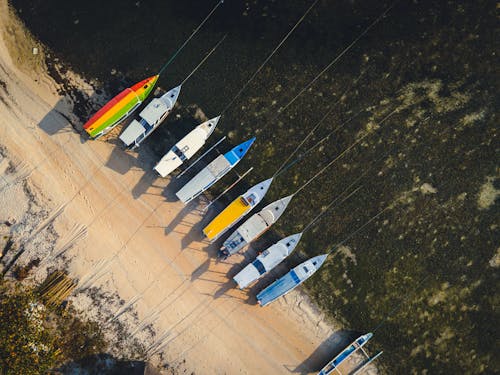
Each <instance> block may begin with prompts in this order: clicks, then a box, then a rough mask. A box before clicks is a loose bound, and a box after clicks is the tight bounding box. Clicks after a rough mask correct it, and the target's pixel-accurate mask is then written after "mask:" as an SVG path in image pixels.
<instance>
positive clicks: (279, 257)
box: [233, 233, 302, 289]
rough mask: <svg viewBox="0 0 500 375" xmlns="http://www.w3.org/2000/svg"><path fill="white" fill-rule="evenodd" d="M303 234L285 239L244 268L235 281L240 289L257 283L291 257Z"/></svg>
mask: <svg viewBox="0 0 500 375" xmlns="http://www.w3.org/2000/svg"><path fill="white" fill-rule="evenodd" d="M301 237H302V233H296V234H292V235H291V236H288V237H285V238H283V239H281V240H279V241H278V242H276V243H275V244H274V245H272V246H270V247H269V248H267V249H266V250H264V251H263V252H262V254H260V255H259V256H258V257H257V258H256V259H255V260H254V261H253V262H252V263H250V264H248V265H247V266H246V267H245V268H243V269H242V270H241V271H240V272H239V273H238V274H237V275H236V276H235V277H233V280H234V281H235V282H236V284H238V287H239V288H240V289H244V288H246V287H247V286H249V285H250V284H252V283H253V282H254V281H257V280H258V279H260V278H261V277H262V276H264V275H265V274H266V273H268V272H269V271H271V270H272V269H273V268H274V267H276V266H277V265H278V264H280V263H281V262H282V261H283V260H284V259H285V258H286V257H287V256H289V255H290V254H291V253H292V251H293V250H295V247H296V246H297V244H298V243H299V241H300V238H301Z"/></svg>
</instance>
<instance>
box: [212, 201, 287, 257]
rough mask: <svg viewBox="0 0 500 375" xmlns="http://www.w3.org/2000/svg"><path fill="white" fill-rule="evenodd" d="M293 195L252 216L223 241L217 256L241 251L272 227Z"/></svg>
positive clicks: (226, 255) (225, 255) (269, 205)
mask: <svg viewBox="0 0 500 375" xmlns="http://www.w3.org/2000/svg"><path fill="white" fill-rule="evenodd" d="M292 198H293V195H289V196H288V197H285V198H282V199H279V200H277V201H275V202H273V203H271V204H268V205H267V206H266V207H264V208H263V209H262V211H260V212H258V213H256V214H254V215H252V216H251V217H250V219H248V220H247V221H245V222H244V223H243V224H241V225H240V226H239V227H238V229H236V230H235V231H234V232H233V233H232V234H231V235H230V236H229V238H228V239H227V240H226V241H224V244H223V245H222V248H221V249H220V250H219V252H218V255H219V256H220V257H222V258H223V259H226V258H227V257H228V256H231V255H233V254H234V253H236V252H238V251H239V250H241V249H243V248H244V247H245V246H246V245H247V244H249V243H250V242H252V241H253V240H255V239H257V238H258V237H260V236H261V235H262V234H263V233H264V232H265V231H266V230H268V229H269V228H270V227H271V225H273V224H274V223H275V222H276V221H277V220H278V219H279V218H280V217H281V215H282V214H283V212H285V210H286V208H287V206H288V204H289V203H290V201H291V200H292Z"/></svg>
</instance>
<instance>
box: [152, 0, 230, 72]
mask: <svg viewBox="0 0 500 375" xmlns="http://www.w3.org/2000/svg"><path fill="white" fill-rule="evenodd" d="M223 2H224V0H220V1H219V2H218V3H217V4H216V5H215V6H214V7H213V9H212V10H211V11H210V13H208V16H206V17H205V19H204V20H203V21H201V23H200V24H199V25H198V27H197V28H196V29H194V31H193V32H192V33H191V35H190V36H189V38H187V39H186V40H185V41H184V43H183V44H182V45H181V46H180V47H179V48H178V49H177V51H175V53H174V54H173V55H172V57H170V59H169V60H168V61H167V62H166V63H165V64H164V65H163V66H162V67H161V69H160V71H159V72H158V75H161V74H162V73H163V71H164V70H165V69H167V67H168V66H169V65H170V64H171V63H172V61H174V60H175V58H176V57H177V55H178V54H179V53H180V52H181V51H182V50H183V49H184V47H185V46H186V45H187V44H188V43H189V41H190V40H191V39H192V38H193V37H194V36H195V35H196V33H197V32H198V31H199V30H200V29H201V27H202V26H203V25H204V24H205V22H207V21H208V19H209V18H210V17H211V16H212V14H213V13H214V12H215V11H216V10H217V8H218V7H219V6H220V5H221V4H222V3H223Z"/></svg>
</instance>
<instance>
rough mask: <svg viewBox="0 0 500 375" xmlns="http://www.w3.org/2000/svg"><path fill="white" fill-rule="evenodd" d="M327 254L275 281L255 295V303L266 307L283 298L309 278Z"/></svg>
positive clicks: (305, 263) (312, 259) (310, 260)
mask: <svg viewBox="0 0 500 375" xmlns="http://www.w3.org/2000/svg"><path fill="white" fill-rule="evenodd" d="M327 257H328V254H322V255H317V256H315V257H313V258H311V259H308V260H306V261H305V262H303V263H301V264H299V265H298V266H297V267H295V268H293V269H292V270H290V272H288V273H287V274H286V275H285V276H283V277H281V278H280V279H278V280H276V281H275V282H274V283H272V284H271V285H269V286H268V287H267V288H266V289H264V290H262V291H261V292H260V293H259V294H257V302H258V303H259V305H261V306H266V305H268V304H270V303H271V302H273V301H274V300H276V299H278V298H279V297H281V296H284V295H285V294H287V293H288V292H291V291H292V290H293V289H295V288H296V287H298V286H299V285H300V284H302V283H303V282H304V281H306V280H307V279H308V278H310V277H311V276H312V275H313V274H314V273H315V272H316V271H317V270H318V269H319V268H320V267H321V265H322V264H323V263H324V262H325V260H326V258H327Z"/></svg>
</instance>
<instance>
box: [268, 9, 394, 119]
mask: <svg viewBox="0 0 500 375" xmlns="http://www.w3.org/2000/svg"><path fill="white" fill-rule="evenodd" d="M398 1H399V0H396V1H394V2H393V3H392V4H391V5H390V6H389V7H388V8H387V9H386V10H384V11H383V12H382V14H381V15H380V16H378V17H377V18H376V19H375V21H373V22H372V23H371V24H370V25H369V26H368V27H367V28H366V29H365V30H364V31H363V32H362V33H361V34H359V35H358V36H357V38H356V39H354V40H353V41H352V42H351V44H349V45H348V46H347V47H346V48H344V50H343V51H342V52H341V53H340V54H339V55H337V57H335V58H334V59H333V60H332V61H331V62H330V63H329V64H328V65H327V66H326V67H325V68H324V69H323V70H322V71H321V72H319V74H318V75H317V76H316V77H314V79H313V80H312V81H311V82H309V83H308V84H307V85H306V86H305V87H304V88H303V89H302V90H300V91H299V93H298V94H297V95H295V97H294V98H293V99H292V100H290V101H289V102H288V104H287V105H286V106H285V107H282V108H280V109H279V110H278V115H279V114H280V113H282V112H283V111H284V110H285V109H287V108H288V107H289V106H290V105H292V103H294V102H295V101H296V100H297V99H298V97H299V96H300V95H302V94H303V93H304V91H306V90H307V89H308V88H309V87H311V86H312V85H313V84H314V82H316V81H317V80H318V79H319V78H320V77H321V76H322V75H323V74H324V73H325V72H326V71H327V70H329V69H330V68H331V67H332V66H334V65H335V64H336V63H337V61H339V60H340V58H341V57H342V56H344V55H345V54H346V53H347V52H349V50H350V49H351V48H352V47H353V46H354V45H355V44H356V43H357V42H358V41H359V40H360V39H361V38H362V37H363V36H365V35H366V33H367V32H368V31H370V29H371V28H372V27H373V26H375V25H376V24H377V23H379V22H380V20H381V19H382V18H384V16H385V15H386V14H387V13H388V12H389V11H390V10H391V9H392V8H393V7H394V5H396V3H397V2H398ZM276 117H277V116H276Z"/></svg>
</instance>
